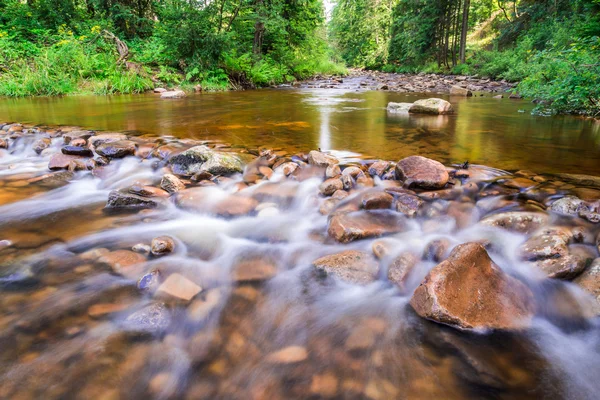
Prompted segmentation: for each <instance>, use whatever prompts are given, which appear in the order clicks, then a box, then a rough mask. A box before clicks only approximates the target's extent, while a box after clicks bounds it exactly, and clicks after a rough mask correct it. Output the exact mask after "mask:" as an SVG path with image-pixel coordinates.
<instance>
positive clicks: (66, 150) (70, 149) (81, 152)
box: [60, 146, 94, 157]
mask: <svg viewBox="0 0 600 400" xmlns="http://www.w3.org/2000/svg"><path fill="white" fill-rule="evenodd" d="M60 151H61V152H62V153H63V154H67V155H70V156H80V157H92V156H93V155H94V153H93V152H92V151H91V150H90V149H87V148H85V147H79V146H64V147H62V148H61V149H60Z"/></svg>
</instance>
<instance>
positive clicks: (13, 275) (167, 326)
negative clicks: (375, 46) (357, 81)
mask: <svg viewBox="0 0 600 400" xmlns="http://www.w3.org/2000/svg"><path fill="white" fill-rule="evenodd" d="M431 96H432V94H401V93H389V92H385V91H368V90H362V89H361V88H360V86H359V85H356V87H353V88H346V89H344V88H338V89H317V88H315V89H293V88H280V89H264V90H256V91H246V92H227V93H214V94H197V95H189V96H187V97H186V98H184V99H169V100H165V99H160V98H159V96H157V95H154V94H148V95H139V96H114V97H65V98H32V99H0V122H2V121H5V122H6V123H9V122H15V123H16V124H7V125H5V126H6V128H5V129H4V128H2V129H3V130H2V132H1V133H0V137H1V138H3V140H5V141H6V145H7V146H6V147H7V149H0V342H1V343H2V346H0V398H15V399H17V398H19V399H36V398H44V399H63V398H76V399H90V398H94V399H125V398H127V399H146V398H153V399H306V398H310V399H371V400H383V399H440V398H444V399H472V398H481V399H489V398H494V399H530V398H540V399H593V398H595V397H596V396H597V393H598V392H599V391H600V383H599V382H598V379H597V371H598V370H599V368H600V339H599V338H600V320H599V319H598V315H599V314H600V303H598V295H599V294H600V284H599V282H600V258H599V250H600V249H599V246H600V224H599V222H600V209H599V200H600V179H599V178H597V176H599V175H600V125H598V124H597V122H594V121H593V120H587V119H580V118H575V117H562V116H561V117H539V116H533V115H531V113H530V111H531V110H532V108H533V105H532V104H530V103H528V102H526V101H523V100H513V99H508V98H503V99H497V98H493V97H492V94H489V93H488V94H484V95H482V96H479V95H478V94H477V93H476V96H474V97H471V98H461V97H449V96H446V95H443V94H440V95H437V94H436V95H435V96H436V97H442V98H445V99H448V100H449V101H450V102H451V103H452V104H453V106H454V107H455V111H456V112H455V113H454V114H452V115H444V116H423V115H420V116H419V115H409V114H402V115H397V114H389V113H388V112H387V110H386V106H387V103H388V102H389V101H394V102H407V101H409V102H412V101H415V100H417V99H420V98H424V97H431ZM0 125H2V126H4V124H0ZM88 152H89V154H88ZM73 154H78V155H73ZM413 155H419V156H423V157H427V159H421V158H417V159H415V158H407V157H410V156H413ZM198 160H201V161H198ZM434 160H437V161H438V162H436V161H434ZM466 161H468V163H465V162H466ZM439 162H441V163H442V164H443V165H442V164H440V163H439ZM208 164H210V166H208ZM413 165H418V169H419V171H418V172H423V171H427V174H426V177H425V178H424V177H423V176H422V175H421V174H419V173H413V171H411V168H412V166H413ZM49 168H51V169H52V170H50V169H49ZM548 242H551V243H553V245H552V246H551V248H550V249H549V250H548V248H547V245H546V243H548ZM465 244H467V246H470V247H469V249H471V250H472V252H474V253H476V255H477V257H476V260H477V262H476V263H471V264H469V262H470V261H469V258H468V256H467V257H466V259H463V258H462V257H463V256H464V255H463V254H462V253H464V252H465V251H464V249H465V247H461V245H465ZM461 251H462V253H461ZM447 260H453V261H451V262H450V263H451V264H452V265H451V266H449V265H448V264H447V263H446V264H444V262H446V261H447ZM460 264H464V265H463V266H462V267H460ZM475 266H476V267H477V268H481V270H482V271H485V274H487V275H486V276H487V278H486V279H484V280H482V281H481V280H478V279H479V277H478V275H477V274H475V276H473V275H472V274H471V272H470V271H472V268H475ZM447 268H455V269H456V268H458V269H456V274H457V276H459V277H460V279H458V280H456V281H453V282H455V284H453V285H450V287H446V288H445V292H441V293H437V294H436V295H437V300H436V301H442V300H443V299H444V298H445V297H446V296H447V298H448V300H447V301H449V302H450V303H451V304H452V307H454V308H452V307H447V308H446V311H444V312H442V313H441V314H442V316H441V317H440V312H439V309H437V310H434V311H435V312H430V311H431V310H426V309H425V308H426V307H427V304H425V305H424V304H423V302H420V300H419V299H418V298H415V296H414V295H413V293H415V291H416V290H417V291H418V290H422V289H421V288H424V286H426V285H427V279H433V275H432V274H434V272H435V273H437V274H441V275H442V276H443V274H444V273H445V271H446V269H447ZM461 268H462V269H461ZM448 279H449V280H451V279H453V278H448ZM489 282H494V283H493V284H492V285H491V286H489V285H487V284H488V283H489ZM503 288H504V289H503ZM506 288H508V289H506ZM515 288H518V291H515V292H510V291H512V290H515ZM505 289H506V290H509V292H507V291H506V290H505ZM431 290H437V289H435V288H433V289H431ZM461 293H468V297H467V301H466V304H465V303H464V302H463V303H461V302H459V304H458V305H457V304H456V303H455V300H456V299H457V298H464V296H462V295H461ZM507 293H517V294H518V295H515V296H512V295H511V296H507ZM472 304H475V305H476V307H475V308H478V309H479V310H488V308H487V307H488V305H489V304H492V305H497V304H501V305H502V306H501V307H500V308H493V310H494V311H493V312H488V311H484V312H482V314H481V315H480V314H478V313H479V312H480V311H477V310H475V311H474V309H473V308H471V305H472ZM442 308H443V307H442ZM464 309H467V311H465V310H464ZM513 310H516V311H517V312H515V313H514V314H513ZM444 313H445V314H444ZM473 313H474V314H476V317H474V316H473ZM517 314H518V315H517Z"/></svg>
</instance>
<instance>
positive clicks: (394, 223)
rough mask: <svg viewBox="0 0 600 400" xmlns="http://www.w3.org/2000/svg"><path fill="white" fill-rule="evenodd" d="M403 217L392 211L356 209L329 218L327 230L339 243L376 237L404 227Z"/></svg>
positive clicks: (399, 230)
mask: <svg viewBox="0 0 600 400" xmlns="http://www.w3.org/2000/svg"><path fill="white" fill-rule="evenodd" d="M405 225H406V224H405V220H404V217H403V216H402V215H400V214H398V213H395V212H393V211H385V210H378V211H356V212H350V213H347V214H338V215H335V216H333V217H332V218H331V220H330V221H329V227H328V229H327V232H328V233H329V236H330V237H332V238H333V239H335V240H337V241H338V242H341V243H347V242H351V241H353V240H359V239H365V238H369V237H378V236H383V235H387V234H391V233H397V232H401V231H403V230H404V229H405Z"/></svg>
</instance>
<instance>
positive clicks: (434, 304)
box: [410, 243, 535, 330]
mask: <svg viewBox="0 0 600 400" xmlns="http://www.w3.org/2000/svg"><path fill="white" fill-rule="evenodd" d="M410 304H411V306H412V307H413V309H414V310H415V311H416V312H417V314H419V315H420V316H421V317H423V318H427V319H430V320H433V321H435V322H439V323H442V324H447V325H450V326H453V327H455V328H459V329H467V330H469V329H474V330H489V329H500V330H511V329H521V328H525V327H527V326H528V325H529V323H530V320H531V318H532V316H533V313H534V309H535V307H534V303H533V294H532V293H531V291H530V290H529V288H528V287H527V286H525V285H524V284H523V283H521V282H520V281H519V280H517V279H515V278H513V277H511V276H509V275H507V274H505V273H504V272H503V271H502V270H501V269H500V268H499V267H498V266H496V265H495V264H494V262H493V261H492V260H491V259H490V257H489V256H488V254H487V252H486V251H485V249H484V248H483V246H481V245H480V244H478V243H465V244H461V245H459V246H456V247H455V248H454V250H453V251H452V253H451V254H450V257H448V259H447V260H445V261H443V262H442V263H440V264H438V265H437V266H435V267H434V268H433V269H432V270H431V271H430V272H429V273H428V274H427V276H426V277H425V279H424V280H423V282H421V284H420V285H419V287H418V288H417V289H416V290H415V292H414V294H413V296H412V298H411V300H410Z"/></svg>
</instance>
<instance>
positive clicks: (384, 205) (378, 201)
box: [362, 192, 394, 210]
mask: <svg viewBox="0 0 600 400" xmlns="http://www.w3.org/2000/svg"><path fill="white" fill-rule="evenodd" d="M393 201H394V197H392V195H390V194H388V193H386V192H368V193H365V194H364V195H363V196H362V207H363V208H364V209H365V210H385V209H389V208H391V207H392V202H393Z"/></svg>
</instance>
